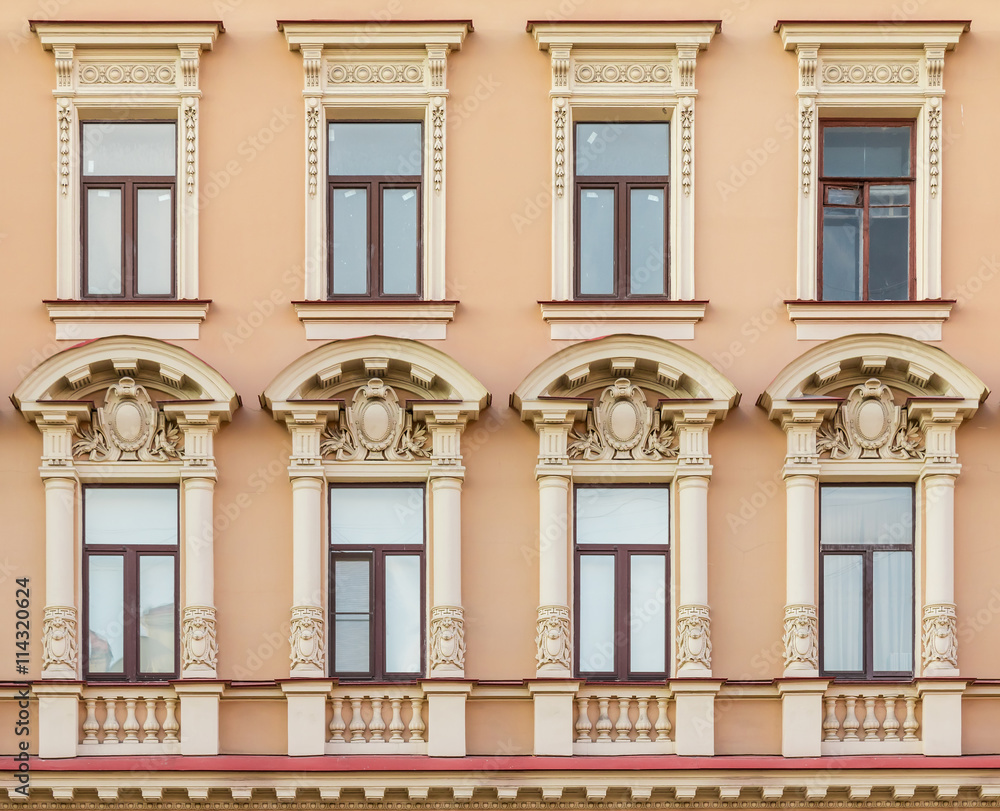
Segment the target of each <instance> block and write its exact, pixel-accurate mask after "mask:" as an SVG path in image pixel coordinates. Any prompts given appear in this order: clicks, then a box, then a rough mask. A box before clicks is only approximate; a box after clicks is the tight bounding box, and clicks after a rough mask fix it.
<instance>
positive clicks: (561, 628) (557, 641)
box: [535, 605, 571, 671]
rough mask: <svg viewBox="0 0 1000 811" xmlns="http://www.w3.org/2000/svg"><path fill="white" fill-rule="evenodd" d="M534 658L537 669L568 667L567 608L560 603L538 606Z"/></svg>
mask: <svg viewBox="0 0 1000 811" xmlns="http://www.w3.org/2000/svg"><path fill="white" fill-rule="evenodd" d="M535 630H536V636H535V646H536V647H537V653H536V654H535V660H536V662H537V664H538V669H539V670H543V669H565V670H567V671H568V670H569V667H570V651H571V647H570V635H569V609H568V608H566V607H565V606H562V605H543V606H540V607H539V608H538V620H537V622H536V627H535Z"/></svg>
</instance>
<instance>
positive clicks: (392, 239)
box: [382, 189, 419, 296]
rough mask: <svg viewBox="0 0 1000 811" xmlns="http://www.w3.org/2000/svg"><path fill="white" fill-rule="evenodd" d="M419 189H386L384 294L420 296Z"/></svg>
mask: <svg viewBox="0 0 1000 811" xmlns="http://www.w3.org/2000/svg"><path fill="white" fill-rule="evenodd" d="M418 203H419V199H418V196H417V190H416V189H383V190H382V292H383V293H385V294H386V295H390V296H407V295H416V293H417V205H418Z"/></svg>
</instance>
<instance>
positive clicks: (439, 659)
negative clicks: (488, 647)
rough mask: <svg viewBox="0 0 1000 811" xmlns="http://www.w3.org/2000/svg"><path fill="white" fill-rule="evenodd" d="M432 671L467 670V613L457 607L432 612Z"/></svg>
mask: <svg viewBox="0 0 1000 811" xmlns="http://www.w3.org/2000/svg"><path fill="white" fill-rule="evenodd" d="M430 635H431V670H464V669H465V612H464V611H463V610H462V609H461V608H458V607H457V606H438V607H436V608H434V609H433V611H431V634H430Z"/></svg>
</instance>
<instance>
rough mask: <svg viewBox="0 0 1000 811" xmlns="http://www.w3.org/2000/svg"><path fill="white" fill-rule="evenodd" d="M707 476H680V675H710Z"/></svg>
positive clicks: (678, 492) (678, 637) (678, 628)
mask: <svg viewBox="0 0 1000 811" xmlns="http://www.w3.org/2000/svg"><path fill="white" fill-rule="evenodd" d="M708 481H709V480H708V477H707V476H680V475H679V476H678V478H677V510H678V517H679V521H678V529H679V533H678V534H679V536H680V537H679V538H678V541H679V544H678V545H679V547H680V548H679V550H678V558H679V563H680V566H679V577H678V585H679V592H680V593H679V594H678V598H677V675H678V676H711V675H712V641H711V619H710V616H709V609H708Z"/></svg>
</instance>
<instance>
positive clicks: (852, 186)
mask: <svg viewBox="0 0 1000 811" xmlns="http://www.w3.org/2000/svg"><path fill="white" fill-rule="evenodd" d="M820 136H821V141H822V152H821V157H820V187H821V194H822V200H823V204H822V206H821V210H820V218H821V226H820V242H819V244H820V248H819V251H820V263H819V274H820V287H821V290H822V298H823V300H824V301H876V300H877V301H904V300H908V299H910V298H912V297H913V287H914V251H913V244H914V220H913V217H912V216H911V212H912V206H913V194H914V183H915V180H916V178H915V176H914V170H913V166H914V154H913V149H914V137H913V124H912V123H911V122H906V123H891V124H890V123H884V124H882V123H876V122H868V121H866V122H844V121H823V122H822V123H821V125H820Z"/></svg>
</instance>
